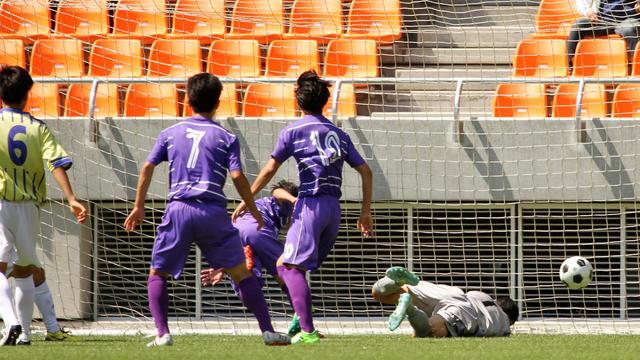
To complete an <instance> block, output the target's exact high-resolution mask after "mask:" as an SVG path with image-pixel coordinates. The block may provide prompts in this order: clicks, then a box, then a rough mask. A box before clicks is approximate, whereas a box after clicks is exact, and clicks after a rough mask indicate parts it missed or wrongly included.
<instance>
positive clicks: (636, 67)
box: [631, 43, 640, 76]
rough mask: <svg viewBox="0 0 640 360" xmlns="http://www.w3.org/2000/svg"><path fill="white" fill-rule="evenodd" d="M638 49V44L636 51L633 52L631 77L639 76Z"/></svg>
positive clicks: (639, 59) (639, 52)
mask: <svg viewBox="0 0 640 360" xmlns="http://www.w3.org/2000/svg"><path fill="white" fill-rule="evenodd" d="M638 49H640V43H638V45H636V49H635V51H634V52H633V62H632V65H633V66H632V69H631V76H640V51H638Z"/></svg>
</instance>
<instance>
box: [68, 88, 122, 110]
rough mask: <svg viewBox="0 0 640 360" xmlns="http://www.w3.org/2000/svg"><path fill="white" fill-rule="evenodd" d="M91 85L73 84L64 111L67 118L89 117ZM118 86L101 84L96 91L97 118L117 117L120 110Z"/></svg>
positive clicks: (95, 108)
mask: <svg viewBox="0 0 640 360" xmlns="http://www.w3.org/2000/svg"><path fill="white" fill-rule="evenodd" d="M90 95H91V84H71V85H69V90H68V91H67V98H66V100H65V105H64V110H65V116H85V117H86V116H88V115H89V100H90ZM119 104H120V101H118V85H116V84H99V85H98V88H97V90H96V97H95V107H94V112H93V115H94V116H95V117H115V116H118V113H119V109H120V105H119Z"/></svg>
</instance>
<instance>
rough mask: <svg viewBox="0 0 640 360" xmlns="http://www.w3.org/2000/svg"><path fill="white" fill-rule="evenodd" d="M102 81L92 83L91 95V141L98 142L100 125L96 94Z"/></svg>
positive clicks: (95, 80)
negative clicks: (97, 119)
mask: <svg viewBox="0 0 640 360" xmlns="http://www.w3.org/2000/svg"><path fill="white" fill-rule="evenodd" d="M99 82H100V80H98V79H94V80H93V81H92V82H91V92H90V93H89V126H88V128H89V129H88V131H89V141H90V142H98V123H97V122H96V117H95V113H96V93H97V91H98V84H99Z"/></svg>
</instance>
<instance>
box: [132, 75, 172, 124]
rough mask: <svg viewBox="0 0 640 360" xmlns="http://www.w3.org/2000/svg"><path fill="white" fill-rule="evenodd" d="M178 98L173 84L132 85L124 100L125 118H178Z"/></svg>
mask: <svg viewBox="0 0 640 360" xmlns="http://www.w3.org/2000/svg"><path fill="white" fill-rule="evenodd" d="M178 114H179V112H178V97H177V91H176V87H175V85H173V84H154V83H143V84H131V85H129V88H128V89H127V95H126V97H125V100H124V116H147V117H165V116H178Z"/></svg>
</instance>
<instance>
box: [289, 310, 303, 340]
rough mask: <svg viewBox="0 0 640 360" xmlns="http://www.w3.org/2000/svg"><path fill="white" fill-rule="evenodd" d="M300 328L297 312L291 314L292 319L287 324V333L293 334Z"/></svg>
mask: <svg viewBox="0 0 640 360" xmlns="http://www.w3.org/2000/svg"><path fill="white" fill-rule="evenodd" d="M300 330H302V329H301V328H300V318H299V317H298V314H293V319H291V324H289V330H287V334H289V336H295V335H296V334H298V333H299V332H300Z"/></svg>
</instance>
